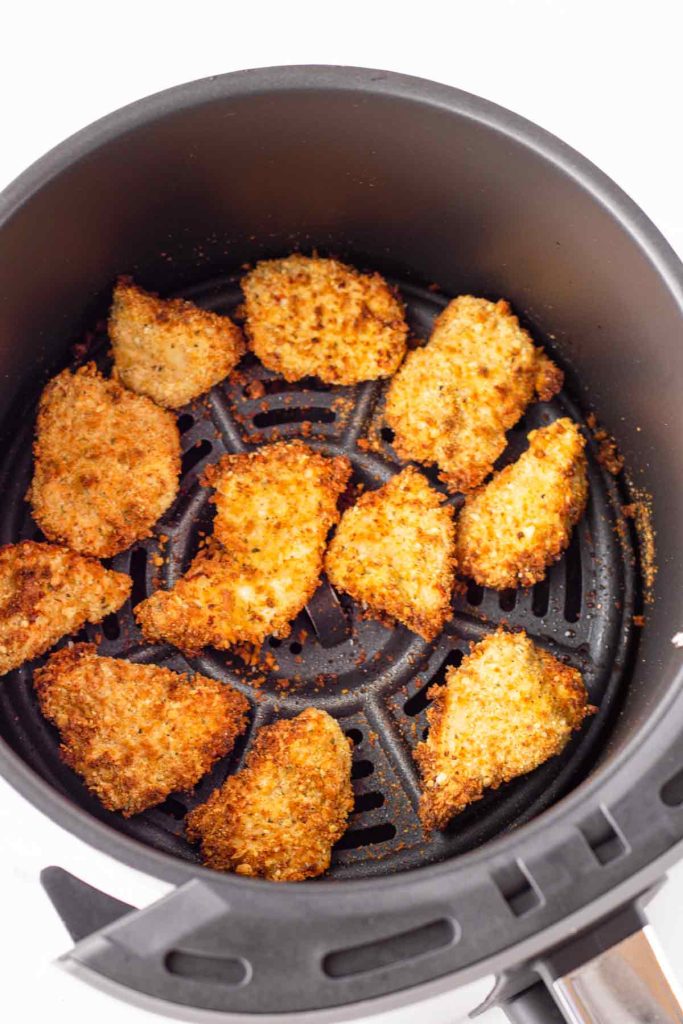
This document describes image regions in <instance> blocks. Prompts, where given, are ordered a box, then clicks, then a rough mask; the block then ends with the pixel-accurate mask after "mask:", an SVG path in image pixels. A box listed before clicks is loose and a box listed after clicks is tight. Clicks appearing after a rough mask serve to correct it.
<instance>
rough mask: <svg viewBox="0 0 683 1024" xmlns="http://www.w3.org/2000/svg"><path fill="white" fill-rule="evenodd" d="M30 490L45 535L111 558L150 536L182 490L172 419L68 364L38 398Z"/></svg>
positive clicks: (86, 369) (89, 370)
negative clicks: (179, 483) (70, 367)
mask: <svg viewBox="0 0 683 1024" xmlns="http://www.w3.org/2000/svg"><path fill="white" fill-rule="evenodd" d="M33 452H34V456H35V470H34V475H33V481H32V483H31V486H30V488H29V491H28V494H27V495H26V497H27V500H28V501H29V502H30V503H31V509H32V511H33V518H34V519H35V521H36V522H37V523H38V525H39V526H40V528H41V530H42V531H43V533H44V534H45V536H46V537H47V538H48V540H54V541H59V542H61V543H64V544H67V545H68V546H69V547H70V548H73V549H74V551H79V552H81V554H85V555H96V556H97V557H98V558H109V557H111V556H112V555H115V554H117V553H118V552H119V551H123V550H124V549H125V548H127V547H129V546H130V545H131V544H132V543H133V542H134V541H136V540H140V539H141V538H143V537H148V536H149V534H150V533H151V530H152V527H153V526H154V524H155V523H156V521H157V519H159V517H160V516H161V515H163V513H164V512H165V511H166V510H167V509H168V507H169V506H170V504H171V502H172V501H173V499H174V498H175V496H176V492H177V490H178V477H179V475H180V434H179V432H178V427H177V424H176V422H175V417H174V416H173V415H172V414H171V413H170V412H166V411H165V410H163V409H160V408H159V407H158V406H157V405H155V404H154V402H152V401H150V399H149V398H143V397H142V396H141V395H134V394H133V392H132V391H128V390H127V389H126V388H122V387H121V385H120V384H117V383H116V382H115V381H112V380H105V378H104V377H102V376H101V375H100V374H99V373H98V372H97V369H96V367H95V364H94V363H89V364H88V365H87V366H83V367H81V369H79V370H76V372H75V373H72V372H71V371H70V370H64V371H63V372H62V373H60V374H58V376H56V377H55V378H54V379H53V380H51V381H50V383H49V384H48V385H47V387H46V388H45V390H44V391H43V394H42V396H41V399H40V406H39V409H38V422H37V425H36V440H35V444H34V446H33Z"/></svg>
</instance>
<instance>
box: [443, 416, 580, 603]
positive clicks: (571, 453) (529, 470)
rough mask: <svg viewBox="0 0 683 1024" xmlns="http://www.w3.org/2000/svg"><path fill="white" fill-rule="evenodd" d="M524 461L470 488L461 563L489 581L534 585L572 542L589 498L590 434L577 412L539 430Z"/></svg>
mask: <svg viewBox="0 0 683 1024" xmlns="http://www.w3.org/2000/svg"><path fill="white" fill-rule="evenodd" d="M528 439H529V447H528V449H527V451H525V452H524V453H523V454H522V455H521V456H520V458H519V459H518V460H517V462H513V463H512V464H511V465H510V466H506V467H505V469H502V470H501V471H500V473H496V475H495V476H494V477H493V479H492V480H491V481H489V483H488V484H485V485H484V486H483V487H481V488H480V489H479V490H478V491H475V492H474V493H473V494H471V495H469V496H468V498H467V500H466V502H465V505H464V507H463V509H462V511H461V512H460V515H459V517H458V521H457V524H456V557H457V560H458V568H459V571H460V572H461V573H463V575H465V576H470V577H471V578H472V579H474V580H476V582H477V583H479V584H480V585H481V586H483V587H493V588H494V589H496V590H504V589H505V588H506V587H530V586H532V585H533V584H534V583H538V581H539V580H542V579H543V577H544V576H545V574H546V570H547V568H548V566H549V565H552V563H553V562H555V561H557V559H558V558H559V557H560V556H561V555H562V552H563V551H564V550H565V549H566V548H567V546H568V545H569V541H570V540H571V535H572V530H573V529H574V527H575V526H576V524H577V523H578V521H579V519H580V518H581V516H582V515H583V513H584V510H585V508H586V502H587V500H588V477H587V472H586V456H585V454H584V451H583V448H584V445H585V443H586V442H585V441H584V439H583V437H582V435H581V433H580V431H579V428H578V427H577V426H576V424H575V423H573V422H572V421H571V420H569V419H566V418H565V419H560V420H556V421H555V422H554V423H551V424H550V426H548V427H543V428H541V429H540V430H532V431H531V433H530V434H529V435H528Z"/></svg>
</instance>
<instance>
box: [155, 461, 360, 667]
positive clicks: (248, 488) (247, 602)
mask: <svg viewBox="0 0 683 1024" xmlns="http://www.w3.org/2000/svg"><path fill="white" fill-rule="evenodd" d="M350 473H351V465H350V463H349V461H348V459H346V458H345V457H337V458H326V457H324V456H322V455H319V454H318V453H317V452H314V451H313V450H312V449H311V448H309V447H308V446H306V445H304V444H302V443H301V442H299V441H295V442H292V443H289V444H288V443H280V444H274V445H267V446H265V447H263V448H260V449H259V450H258V451H255V452H249V453H247V454H242V455H227V456H225V457H224V458H223V459H221V461H220V462H219V463H217V465H215V466H212V467H211V468H210V469H208V470H207V471H206V473H205V481H206V482H207V483H209V484H211V485H212V486H213V487H215V489H216V496H215V501H216V509H217V512H216V520H215V524H214V531H215V532H214V538H213V540H212V542H211V544H210V545H209V546H208V547H207V548H206V549H205V550H204V551H202V552H200V554H199V555H198V556H197V558H196V559H195V560H194V562H193V563H192V565H191V567H190V569H189V571H188V572H187V573H186V574H185V576H183V577H182V578H181V579H180V580H179V581H178V582H177V583H176V585H175V587H174V588H173V590H171V591H157V592H156V593H155V594H153V595H152V596H151V597H150V598H148V600H146V601H143V602H142V604H140V605H138V606H137V608H136V610H135V614H136V616H137V618H138V621H139V623H140V626H141V628H142V631H143V633H144V634H145V636H146V637H147V638H148V639H165V640H169V641H170V642H171V643H173V644H175V645H176V646H177V647H180V648H182V649H183V650H187V651H196V650H200V649H201V648H202V647H205V646H212V647H218V648H221V649H224V648H227V647H230V646H232V645H233V644H237V643H252V644H260V643H262V642H263V640H264V639H265V638H266V637H267V636H270V635H274V636H287V634H288V633H289V623H290V622H291V621H292V619H294V618H295V617H296V616H297V615H298V613H299V612H300V611H301V609H302V608H303V607H304V605H305V604H306V602H307V601H308V600H309V598H311V597H312V596H313V593H314V591H315V589H316V587H317V585H318V581H319V579H320V573H321V571H322V564H323V554H324V551H325V544H326V539H327V534H328V532H329V530H330V528H331V527H332V526H334V524H335V523H337V522H338V521H339V512H338V510H337V499H338V498H339V495H340V494H341V493H342V491H343V490H344V488H345V487H346V483H347V481H348V478H349V476H350Z"/></svg>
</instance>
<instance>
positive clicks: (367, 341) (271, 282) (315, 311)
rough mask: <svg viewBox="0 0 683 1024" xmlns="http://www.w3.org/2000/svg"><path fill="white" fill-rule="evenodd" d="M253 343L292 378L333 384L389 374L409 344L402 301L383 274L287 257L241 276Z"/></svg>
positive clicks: (271, 366) (267, 362)
mask: <svg viewBox="0 0 683 1024" xmlns="http://www.w3.org/2000/svg"><path fill="white" fill-rule="evenodd" d="M242 288H243V290H244V295H245V304H244V311H245V314H246V332H247V339H248V343H249V347H250V348H251V349H252V351H253V352H255V353H256V355H257V356H258V357H259V359H260V360H261V362H262V363H263V365H264V366H267V367H268V369H269V370H274V371H275V373H280V374H282V376H283V377H284V378H285V380H289V381H293V380H301V378H302V377H307V376H309V375H312V376H316V377H319V378H320V379H321V380H324V381H327V382H328V383H329V384H358V383H359V382H360V381H362V380H375V379H376V378H377V377H390V376H391V375H392V373H395V371H396V370H397V369H398V367H399V365H400V363H401V360H402V359H403V356H404V355H405V351H406V339H407V337H408V326H407V324H406V321H405V317H404V313H403V305H402V304H401V302H400V300H399V299H398V298H397V296H396V295H395V293H394V292H393V291H392V289H391V288H390V287H389V285H388V284H387V282H386V281H385V280H384V278H383V277H380V275H379V274H361V273H359V272H358V271H357V270H355V269H354V268H353V267H349V266H346V264H344V263H339V262H337V260H330V259H319V258H317V257H310V256H299V255H293V256H288V257H287V258H286V259H281V260H268V261H265V262H263V263H259V264H257V266H256V267H255V269H254V270H252V271H251V272H250V273H249V274H247V275H246V277H245V278H244V279H243V280H242Z"/></svg>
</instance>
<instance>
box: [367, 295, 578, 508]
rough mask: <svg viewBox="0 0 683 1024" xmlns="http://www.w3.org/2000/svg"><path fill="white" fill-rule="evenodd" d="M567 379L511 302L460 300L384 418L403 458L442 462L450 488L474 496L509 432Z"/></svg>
mask: <svg viewBox="0 0 683 1024" xmlns="http://www.w3.org/2000/svg"><path fill="white" fill-rule="evenodd" d="M562 381H563V375H562V372H561V370H559V369H558V367H557V366H555V364H554V363H553V362H551V360H550V359H549V358H548V357H547V356H546V355H545V353H544V352H543V350H542V349H540V348H536V347H535V346H534V344H533V342H532V340H531V338H530V336H529V334H528V333H527V332H526V331H525V330H523V329H522V328H521V327H520V325H519V321H518V319H517V317H516V316H514V314H513V313H512V312H511V310H510V306H509V305H508V303H507V302H505V301H504V300H502V299H501V300H500V301H499V302H495V303H494V302H488V301H487V300H486V299H477V298H474V297H473V296H471V295H462V296H460V297H459V298H457V299H453V301H452V302H450V303H449V304H448V306H447V307H446V309H445V310H444V311H443V313H441V315H440V316H439V317H438V319H437V321H436V323H435V325H434V330H433V332H432V336H431V338H430V340H429V342H428V344H427V345H426V346H425V347H423V348H418V349H415V351H414V352H410V353H409V355H408V356H407V358H406V361H405V363H404V364H403V366H402V367H401V369H400V370H399V371H398V373H397V374H396V376H395V377H394V379H393V381H392V382H391V384H390V386H389V391H388V393H387V400H386V408H385V418H386V422H387V423H388V424H389V426H390V427H391V428H392V429H393V431H394V433H395V437H394V441H393V446H394V449H395V451H396V452H397V454H398V455H399V456H400V457H401V458H404V459H415V460H416V461H418V462H425V463H436V464H437V465H438V466H439V468H440V469H441V471H442V472H441V478H442V480H443V481H444V482H445V483H446V485H447V486H448V488H449V490H451V491H470V490H472V489H473V488H474V487H476V486H478V485H479V484H480V483H481V482H482V480H484V479H485V477H487V476H488V474H489V473H490V472H491V470H492V469H493V464H494V462H495V461H496V459H497V458H498V456H499V455H500V454H501V453H502V451H503V450H504V448H505V444H506V437H505V432H506V430H509V428H510V427H512V426H514V424H515V423H516V422H517V420H518V419H519V418H520V417H521V416H522V414H523V412H524V410H525V409H526V407H527V405H528V404H529V402H531V401H532V399H533V398H534V395H536V396H538V398H540V399H542V400H543V401H547V400H549V399H550V398H551V397H552V396H553V395H554V394H556V393H557V392H558V391H559V390H560V388H561V387H562Z"/></svg>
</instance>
